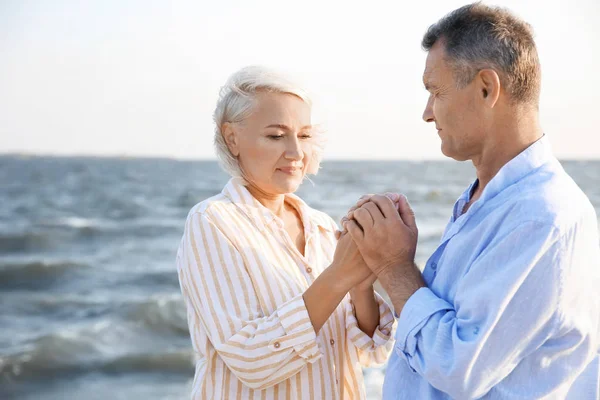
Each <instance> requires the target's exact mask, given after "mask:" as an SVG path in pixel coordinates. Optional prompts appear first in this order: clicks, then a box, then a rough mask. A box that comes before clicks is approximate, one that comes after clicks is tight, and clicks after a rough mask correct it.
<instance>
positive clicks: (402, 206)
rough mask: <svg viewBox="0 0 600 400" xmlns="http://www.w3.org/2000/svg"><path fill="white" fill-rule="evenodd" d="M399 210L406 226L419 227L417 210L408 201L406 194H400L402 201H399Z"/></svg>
mask: <svg viewBox="0 0 600 400" xmlns="http://www.w3.org/2000/svg"><path fill="white" fill-rule="evenodd" d="M398 212H399V213H400V218H402V221H403V222H404V224H405V225H406V226H408V227H409V228H414V229H416V228H417V221H416V218H415V212H414V211H413V209H412V207H411V206H410V204H409V203H408V199H407V198H406V196H404V195H402V196H400V201H398Z"/></svg>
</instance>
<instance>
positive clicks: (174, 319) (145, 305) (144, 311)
mask: <svg viewBox="0 0 600 400" xmlns="http://www.w3.org/2000/svg"><path fill="white" fill-rule="evenodd" d="M124 309H125V317H126V318H127V319H128V320H129V321H132V322H136V323H141V324H143V325H144V327H145V328H148V329H149V330H151V331H152V332H154V333H159V334H172V333H175V334H177V335H182V336H184V335H185V336H187V335H188V332H189V331H188V325H187V319H186V309H185V305H184V304H183V300H182V298H181V296H180V295H169V296H156V297H151V298H148V299H146V300H143V301H139V302H135V303H130V304H126V305H124Z"/></svg>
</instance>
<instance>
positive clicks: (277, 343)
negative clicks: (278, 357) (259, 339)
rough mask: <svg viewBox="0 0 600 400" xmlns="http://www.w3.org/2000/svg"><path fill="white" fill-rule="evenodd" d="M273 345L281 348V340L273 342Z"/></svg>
mask: <svg viewBox="0 0 600 400" xmlns="http://www.w3.org/2000/svg"><path fill="white" fill-rule="evenodd" d="M273 347H275V348H276V349H278V348H280V347H281V344H280V343H279V342H275V343H274V344H273Z"/></svg>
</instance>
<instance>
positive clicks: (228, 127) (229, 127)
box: [221, 122, 240, 157]
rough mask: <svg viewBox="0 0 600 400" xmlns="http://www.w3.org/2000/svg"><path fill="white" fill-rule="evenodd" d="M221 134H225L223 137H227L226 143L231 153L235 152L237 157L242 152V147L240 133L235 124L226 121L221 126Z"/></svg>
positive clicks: (234, 154)
mask: <svg viewBox="0 0 600 400" xmlns="http://www.w3.org/2000/svg"><path fill="white" fill-rule="evenodd" d="M221 134H222V135H223V139H225V143H226V144H227V148H228V149H229V151H230V152H231V154H233V156H234V157H237V156H238V155H239V154H240V149H239V142H238V133H237V130H236V129H235V128H234V126H233V124H231V123H229V122H225V123H224V124H223V126H222V127H221Z"/></svg>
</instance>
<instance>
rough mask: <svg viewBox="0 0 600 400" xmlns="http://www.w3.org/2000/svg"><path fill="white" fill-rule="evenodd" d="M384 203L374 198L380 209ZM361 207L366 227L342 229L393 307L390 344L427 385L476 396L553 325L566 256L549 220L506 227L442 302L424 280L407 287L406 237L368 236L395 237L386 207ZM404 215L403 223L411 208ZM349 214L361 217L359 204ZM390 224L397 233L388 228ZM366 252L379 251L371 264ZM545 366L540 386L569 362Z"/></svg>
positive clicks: (562, 374)
mask: <svg viewBox="0 0 600 400" xmlns="http://www.w3.org/2000/svg"><path fill="white" fill-rule="evenodd" d="M378 200H381V199H378ZM405 206H408V204H407V203H406V204H405ZM386 207H387V206H386V205H385V204H384V205H378V209H382V211H384V212H386ZM366 211H369V214H371V215H373V214H374V215H375V217H370V218H372V219H373V223H372V229H369V228H368V227H367V228H365V229H364V232H362V234H361V232H358V231H357V230H356V229H355V228H356V227H355V226H353V225H352V224H349V231H350V233H351V234H352V235H353V237H356V240H357V245H358V247H359V249H360V250H361V254H363V258H365V261H367V264H368V265H369V266H370V267H371V266H373V269H374V270H375V271H377V272H378V276H379V279H380V282H381V283H382V285H383V286H384V288H385V289H386V291H387V292H388V294H390V297H392V301H393V302H394V305H395V307H396V312H397V314H400V318H399V321H398V331H397V334H396V352H397V353H398V354H400V356H401V357H403V358H404V359H405V360H406V361H407V362H408V364H409V365H410V366H411V368H413V370H414V371H415V372H416V373H418V374H420V375H421V376H423V377H424V378H425V379H426V380H427V381H428V382H429V383H430V384H431V385H432V386H434V387H435V388H437V389H439V390H442V391H444V392H446V393H448V394H449V395H450V396H452V397H455V398H478V397H481V396H483V395H485V394H486V393H487V392H488V391H489V390H491V389H492V388H493V387H494V386H495V385H497V384H498V383H499V382H501V381H502V380H503V379H505V378H506V377H507V376H508V375H509V374H510V373H511V372H512V371H513V369H514V368H515V367H516V366H517V365H518V364H519V362H521V360H523V359H524V358H525V357H527V356H528V355H529V354H531V353H532V352H533V351H534V350H536V349H537V348H539V347H540V346H542V345H543V344H544V343H545V341H546V340H547V339H548V338H549V337H551V336H552V334H553V333H555V330H556V329H557V322H558V319H559V317H558V312H557V305H558V304H559V294H560V287H561V279H562V276H561V273H562V271H563V267H564V266H565V265H566V264H568V256H565V255H564V254H563V252H564V249H563V246H562V243H561V241H560V238H559V235H558V232H557V231H556V230H555V228H554V227H552V226H551V225H549V224H543V223H540V222H535V221H529V222H522V223H521V224H519V225H518V226H515V227H514V229H508V230H506V232H507V234H506V235H504V236H502V237H497V238H496V239H495V240H494V241H493V242H492V243H490V245H488V246H487V248H486V249H485V250H484V251H483V252H482V254H481V255H480V256H479V257H478V258H477V260H476V261H475V262H474V263H473V264H472V265H471V266H470V267H469V269H468V271H467V273H466V274H465V276H464V277H463V278H462V279H461V282H460V287H459V288H458V290H457V291H456V293H457V294H456V297H455V298H454V299H453V301H452V302H450V301H447V300H446V299H443V298H441V297H439V296H438V295H437V294H436V293H434V292H433V291H432V290H430V289H429V288H427V287H424V286H423V287H420V288H418V289H417V290H414V289H415V287H416V285H418V283H417V282H418V279H417V278H416V273H415V272H414V271H415V266H414V263H411V262H409V261H412V260H410V252H407V251H406V250H407V249H410V248H411V246H412V243H410V242H409V241H408V240H407V241H406V242H405V243H404V244H399V243H392V240H388V241H383V238H382V237H379V238H377V237H376V236H377V235H380V234H382V233H383V234H384V235H387V236H390V237H398V236H401V237H402V236H403V234H402V232H403V231H402V229H404V228H401V227H399V226H398V225H397V224H394V223H393V221H392V222H390V221H387V222H386V221H383V220H382V218H383V219H387V216H388V215H386V214H383V213H381V215H379V214H377V210H376V209H373V208H372V207H370V208H367V209H366ZM400 214H401V215H402V212H401V213H400ZM389 215H391V214H389ZM407 215H408V218H407V219H406V222H405V225H406V226H407V227H410V226H411V225H412V221H411V215H412V214H411V213H409V212H407ZM355 217H356V219H357V222H358V223H360V224H361V225H368V223H369V219H368V218H367V217H368V216H367V215H365V213H364V212H360V213H355ZM392 229H396V232H400V234H398V233H396V234H395V235H391V232H393V230H392ZM370 236H372V237H371V238H370ZM403 237H404V239H405V240H406V236H405V235H404V236H403ZM374 239H377V240H374ZM375 243H378V244H377V245H375ZM394 245H395V246H398V248H399V250H398V251H397V252H396V253H394V252H393V247H392V246H394ZM372 253H378V255H375V256H374V258H376V259H377V257H379V258H378V259H377V262H378V263H379V264H372V262H373V258H370V257H371V256H370V255H371V254H372ZM406 255H408V256H409V257H406ZM552 367H553V368H556V370H555V371H553V373H552V374H551V375H549V376H550V377H551V379H552V382H547V384H548V386H552V385H558V384H560V383H561V382H566V381H568V380H569V379H571V377H572V376H571V375H572V374H573V372H572V368H558V367H557V363H555V364H553V365H552ZM548 368H550V365H549V366H548Z"/></svg>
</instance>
